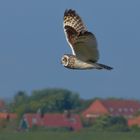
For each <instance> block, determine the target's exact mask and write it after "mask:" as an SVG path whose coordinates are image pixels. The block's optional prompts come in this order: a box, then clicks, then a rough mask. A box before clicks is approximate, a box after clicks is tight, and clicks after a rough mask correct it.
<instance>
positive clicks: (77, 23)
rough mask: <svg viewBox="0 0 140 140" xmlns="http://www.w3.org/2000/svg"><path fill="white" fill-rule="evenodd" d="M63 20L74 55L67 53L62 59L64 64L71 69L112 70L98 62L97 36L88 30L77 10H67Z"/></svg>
mask: <svg viewBox="0 0 140 140" xmlns="http://www.w3.org/2000/svg"><path fill="white" fill-rule="evenodd" d="M63 20H64V21H63V28H64V33H65V35H66V40H67V42H68V44H69V45H70V47H71V50H72V55H69V54H68V55H66V54H65V55H64V56H63V57H62V59H61V62H62V64H63V65H64V66H65V67H67V68H71V69H107V70H111V69H112V68H111V67H109V66H106V65H104V64H99V63H97V61H98V59H99V51H98V48H97V40H96V37H95V35H94V34H93V33H91V32H89V31H88V30H87V28H86V26H85V25H84V23H83V21H82V19H81V17H80V16H79V15H78V14H77V13H76V11H74V10H72V9H69V10H66V11H65V12H64V19H63Z"/></svg>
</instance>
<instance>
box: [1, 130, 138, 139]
mask: <svg viewBox="0 0 140 140" xmlns="http://www.w3.org/2000/svg"><path fill="white" fill-rule="evenodd" d="M9 139H10V140H25V139H26V140H46V139H48V140H51V139H52V140H138V139H140V133H139V132H127V133H126V132H123V133H119V132H8V133H7V132H0V140H9Z"/></svg>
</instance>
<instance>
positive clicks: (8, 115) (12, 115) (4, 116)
mask: <svg viewBox="0 0 140 140" xmlns="http://www.w3.org/2000/svg"><path fill="white" fill-rule="evenodd" d="M0 119H1V120H2V119H8V120H12V119H17V114H15V113H5V112H0Z"/></svg>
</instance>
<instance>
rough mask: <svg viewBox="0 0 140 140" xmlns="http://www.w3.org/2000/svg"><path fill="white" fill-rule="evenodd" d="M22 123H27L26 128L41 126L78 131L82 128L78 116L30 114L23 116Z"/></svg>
mask: <svg viewBox="0 0 140 140" xmlns="http://www.w3.org/2000/svg"><path fill="white" fill-rule="evenodd" d="M23 120H24V121H23V122H26V123H27V126H28V128H32V127H33V126H43V127H48V128H62V127H66V128H70V129H71V130H74V131H78V130H80V129H81V128H82V124H81V120H80V116H79V115H77V114H70V115H67V114H59V113H55V114H44V115H43V116H42V115H40V114H31V113H27V114H24V116H23Z"/></svg>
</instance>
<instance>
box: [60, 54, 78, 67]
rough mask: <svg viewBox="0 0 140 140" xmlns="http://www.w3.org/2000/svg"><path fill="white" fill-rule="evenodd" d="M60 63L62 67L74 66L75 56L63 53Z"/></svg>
mask: <svg viewBox="0 0 140 140" xmlns="http://www.w3.org/2000/svg"><path fill="white" fill-rule="evenodd" d="M61 64H62V65H63V66H64V67H67V68H74V64H75V56H74V55H69V54H65V55H64V56H63V57H62V58H61Z"/></svg>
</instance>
